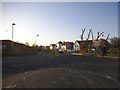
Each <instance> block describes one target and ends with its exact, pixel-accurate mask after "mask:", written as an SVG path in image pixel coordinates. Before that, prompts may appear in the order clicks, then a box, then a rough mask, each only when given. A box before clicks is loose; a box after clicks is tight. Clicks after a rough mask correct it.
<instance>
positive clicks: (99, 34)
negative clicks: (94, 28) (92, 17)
mask: <svg viewBox="0 0 120 90" xmlns="http://www.w3.org/2000/svg"><path fill="white" fill-rule="evenodd" d="M103 33H104V32H102V33H100V32H97V34H98V35H97V40H98V39H99V37H100V36H101V35H102V34H103Z"/></svg>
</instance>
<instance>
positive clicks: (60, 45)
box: [56, 41, 63, 51]
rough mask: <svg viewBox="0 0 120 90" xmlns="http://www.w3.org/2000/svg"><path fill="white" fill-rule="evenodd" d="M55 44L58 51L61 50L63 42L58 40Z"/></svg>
mask: <svg viewBox="0 0 120 90" xmlns="http://www.w3.org/2000/svg"><path fill="white" fill-rule="evenodd" d="M56 45H57V49H58V50H59V51H62V45H63V43H62V42H61V41H59V42H58V43H57V44H56Z"/></svg>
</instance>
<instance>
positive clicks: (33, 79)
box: [2, 52, 119, 88]
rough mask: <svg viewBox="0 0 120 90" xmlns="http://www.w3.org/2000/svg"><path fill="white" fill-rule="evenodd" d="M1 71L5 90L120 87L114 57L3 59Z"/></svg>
mask: <svg viewBox="0 0 120 90" xmlns="http://www.w3.org/2000/svg"><path fill="white" fill-rule="evenodd" d="M2 70H3V73H2V74H3V87H4V88H64V87H65V88H110V87H111V88H118V87H119V82H118V81H119V80H118V60H117V59H112V58H100V57H92V56H80V55H72V54H71V53H66V54H60V55H59V56H54V55H53V54H49V53H44V52H40V53H39V54H37V55H35V56H22V57H6V58H3V61H2ZM26 83H27V84H26ZM33 83H35V84H33Z"/></svg>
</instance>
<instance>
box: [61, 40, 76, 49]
mask: <svg viewBox="0 0 120 90" xmlns="http://www.w3.org/2000/svg"><path fill="white" fill-rule="evenodd" d="M73 44H74V43H73V42H64V43H63V45H62V50H63V51H65V50H73Z"/></svg>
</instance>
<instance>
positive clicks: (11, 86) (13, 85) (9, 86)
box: [6, 81, 16, 88]
mask: <svg viewBox="0 0 120 90" xmlns="http://www.w3.org/2000/svg"><path fill="white" fill-rule="evenodd" d="M14 83H15V81H13V82H12V83H10V84H9V85H8V86H7V87H6V88H14V87H16V84H14Z"/></svg>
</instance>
